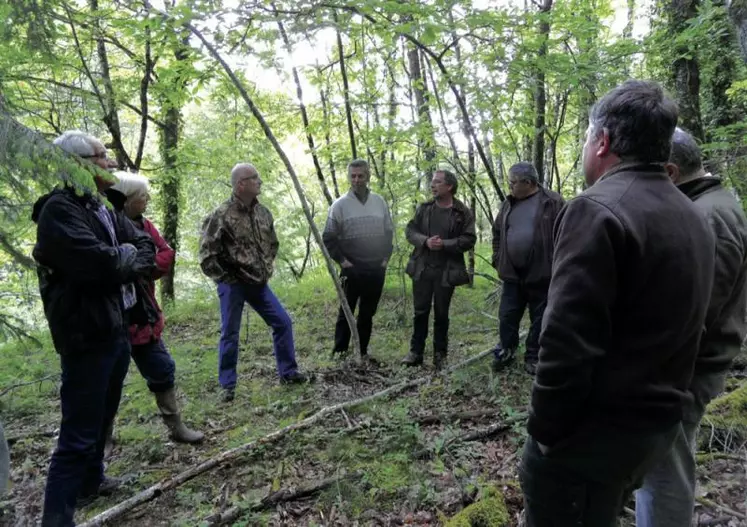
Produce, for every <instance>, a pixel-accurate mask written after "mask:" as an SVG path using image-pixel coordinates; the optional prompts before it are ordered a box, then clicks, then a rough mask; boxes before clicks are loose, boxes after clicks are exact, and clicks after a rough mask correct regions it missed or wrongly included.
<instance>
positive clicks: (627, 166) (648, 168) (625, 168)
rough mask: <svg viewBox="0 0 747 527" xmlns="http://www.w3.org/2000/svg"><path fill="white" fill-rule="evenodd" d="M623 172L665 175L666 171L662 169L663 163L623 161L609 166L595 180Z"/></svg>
mask: <svg viewBox="0 0 747 527" xmlns="http://www.w3.org/2000/svg"><path fill="white" fill-rule="evenodd" d="M623 172H650V173H655V174H661V175H663V176H665V177H666V175H667V172H666V170H665V169H664V163H648V162H643V161H625V162H622V163H618V164H617V165H615V166H613V167H612V168H610V169H609V170H608V171H607V172H605V173H604V174H602V177H600V178H599V179H598V180H597V183H599V182H600V181H602V180H605V179H609V178H611V177H612V176H615V175H617V174H621V173H623Z"/></svg>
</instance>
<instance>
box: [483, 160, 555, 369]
mask: <svg viewBox="0 0 747 527" xmlns="http://www.w3.org/2000/svg"><path fill="white" fill-rule="evenodd" d="M508 185H509V187H510V188H511V195H510V196H507V197H506V199H505V200H504V201H503V204H502V205H501V211H500V212H499V213H498V217H497V218H496V219H495V222H494V223H493V267H495V269H496V270H497V271H498V275H499V276H500V278H501V280H502V281H503V288H502V291H501V306H500V308H499V310H498V318H499V336H500V342H499V344H498V346H496V347H495V349H494V350H493V354H494V359H493V371H498V370H501V369H502V368H504V367H505V366H506V365H508V364H510V363H511V362H513V360H514V356H515V354H516V348H517V347H518V346H519V326H520V324H521V319H522V318H523V317H524V311H525V310H526V308H527V306H528V307H529V319H530V321H531V326H530V328H529V333H528V334H527V340H526V351H525V353H524V369H525V370H526V372H527V373H529V374H530V375H534V373H535V371H536V369H537V355H538V354H539V335H540V329H541V328H542V315H543V314H544V312H545V306H547V289H548V288H549V287H550V271H551V267H552V229H553V225H555V218H557V216H558V212H560V208H561V207H562V206H563V198H561V197H560V194H557V193H555V192H553V191H552V190H548V189H546V188H544V187H543V186H542V185H540V184H539V178H538V176H537V170H536V169H535V168H534V166H533V165H532V164H531V163H526V162H522V163H516V164H515V165H513V166H512V167H511V168H509V169H508Z"/></svg>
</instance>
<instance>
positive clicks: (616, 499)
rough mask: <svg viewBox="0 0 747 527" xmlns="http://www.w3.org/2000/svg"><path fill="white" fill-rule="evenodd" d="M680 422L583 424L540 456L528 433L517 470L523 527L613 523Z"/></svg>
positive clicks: (585, 526)
mask: <svg viewBox="0 0 747 527" xmlns="http://www.w3.org/2000/svg"><path fill="white" fill-rule="evenodd" d="M678 429H679V425H677V426H673V427H670V428H669V429H668V430H666V431H663V432H657V433H644V432H641V431H635V430H630V429H626V428H619V427H609V426H602V425H597V426H594V425H587V426H584V427H582V428H581V429H580V430H579V432H578V433H577V434H574V435H573V436H572V437H570V438H568V439H565V440H563V441H561V442H560V443H559V444H557V445H554V446H553V447H551V448H550V449H549V450H548V451H547V452H546V453H545V454H543V453H542V452H541V451H540V449H539V446H538V444H537V442H536V441H535V440H534V439H533V438H532V437H531V436H529V437H528V438H527V442H526V444H525V446H524V455H523V458H522V462H521V467H520V469H519V480H520V482H521V488H522V491H523V492H524V506H525V511H526V520H527V527H579V526H581V527H614V526H616V525H617V517H618V515H619V514H620V512H622V508H623V505H624V504H625V501H626V499H627V498H628V497H629V496H630V494H631V492H632V490H633V489H634V488H635V487H636V486H637V485H638V484H639V483H640V481H641V479H642V478H643V475H644V474H645V473H646V472H647V470H648V469H649V468H650V467H651V466H652V465H653V464H654V463H655V462H656V459H657V458H659V457H661V456H662V455H663V454H665V453H666V452H667V450H669V448H670V447H671V445H672V442H673V441H674V438H675V436H676V433H677V431H678Z"/></svg>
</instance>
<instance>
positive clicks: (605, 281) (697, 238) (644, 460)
mask: <svg viewBox="0 0 747 527" xmlns="http://www.w3.org/2000/svg"><path fill="white" fill-rule="evenodd" d="M677 120H678V109H677V105H676V103H675V102H674V101H673V100H671V99H670V98H669V97H667V96H666V94H665V93H664V92H663V90H662V88H661V87H660V86H659V85H658V84H656V83H652V82H643V81H627V82H625V83H623V84H622V85H620V86H618V87H617V88H615V89H613V90H611V91H610V92H608V93H607V94H606V95H605V96H604V97H602V98H601V99H600V100H599V101H598V102H597V103H596V104H595V105H594V106H593V108H592V109H591V112H590V114H589V127H588V130H587V132H586V140H585V143H584V146H583V152H582V164H583V172H584V175H585V179H586V183H587V185H588V188H587V189H586V190H585V191H584V192H582V193H581V194H580V195H579V196H577V197H575V198H574V199H572V200H570V201H569V202H568V203H567V204H566V205H565V206H563V207H562V208H561V210H560V212H559V214H558V217H557V219H556V220H555V225H554V228H553V232H554V234H553V244H552V272H551V276H550V281H549V291H548V295H547V305H546V308H545V310H544V315H543V317H542V326H541V332H540V337H539V356H538V361H537V363H536V366H535V368H536V376H535V380H534V385H533V388H532V396H531V408H530V416H529V422H528V432H529V437H528V439H527V442H526V444H525V447H524V453H523V458H522V462H521V466H520V471H519V475H520V481H521V486H522V490H523V492H524V502H525V511H526V519H527V524H528V525H529V526H530V527H545V526H547V527H550V526H552V527H565V526H577V525H584V526H590V527H608V526H610V527H611V526H613V525H616V521H617V516H618V514H619V513H620V512H621V511H622V508H623V506H624V505H625V504H626V500H627V499H628V497H630V495H631V492H632V491H633V490H635V489H636V488H637V489H638V490H636V491H635V501H636V507H635V509H636V510H635V514H636V525H638V526H639V527H649V526H651V527H669V526H672V527H688V526H689V525H690V524H691V521H692V515H693V507H694V493H695V450H696V448H697V430H698V426H699V423H700V420H701V419H702V417H703V415H704V412H705V407H706V405H707V404H708V402H709V401H710V400H711V399H712V398H714V397H715V396H716V395H718V394H719V393H720V392H721V391H722V390H723V389H724V386H725V379H726V375H727V372H728V369H729V367H730V365H731V363H732V361H733V359H734V358H735V357H736V355H737V354H738V353H739V351H740V346H741V344H742V341H743V340H744V337H745V332H746V331H747V326H746V323H745V307H746V304H747V291H746V289H745V283H746V280H747V221H746V220H745V216H744V213H743V211H742V207H741V205H740V204H739V202H738V201H737V200H736V199H735V197H734V196H733V195H732V194H731V193H730V192H729V191H727V190H726V189H724V187H723V186H722V184H721V181H720V179H719V178H717V177H714V176H712V175H711V174H710V173H707V172H706V170H705V169H704V167H703V160H702V157H701V152H700V149H699V148H698V145H697V143H696V142H695V141H694V140H693V138H692V136H690V135H689V134H688V133H687V132H685V131H684V130H681V129H679V128H676V126H677ZM673 183H674V184H673ZM509 230H510V228H509ZM504 287H505V285H504ZM530 334H531V332H530ZM528 348H529V346H528ZM499 358H500V357H499Z"/></svg>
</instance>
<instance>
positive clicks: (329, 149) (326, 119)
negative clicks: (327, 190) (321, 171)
mask: <svg viewBox="0 0 747 527" xmlns="http://www.w3.org/2000/svg"><path fill="white" fill-rule="evenodd" d="M319 96H320V98H321V100H322V116H323V117H324V123H325V126H324V145H325V146H326V147H327V152H329V175H330V176H332V188H334V189H335V198H339V197H340V187H339V186H338V185H337V171H336V170H335V156H334V154H333V153H332V140H331V139H330V135H329V129H330V127H331V125H330V122H329V109H328V108H327V104H328V103H327V94H326V92H325V90H324V87H321V88H320V89H319Z"/></svg>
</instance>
